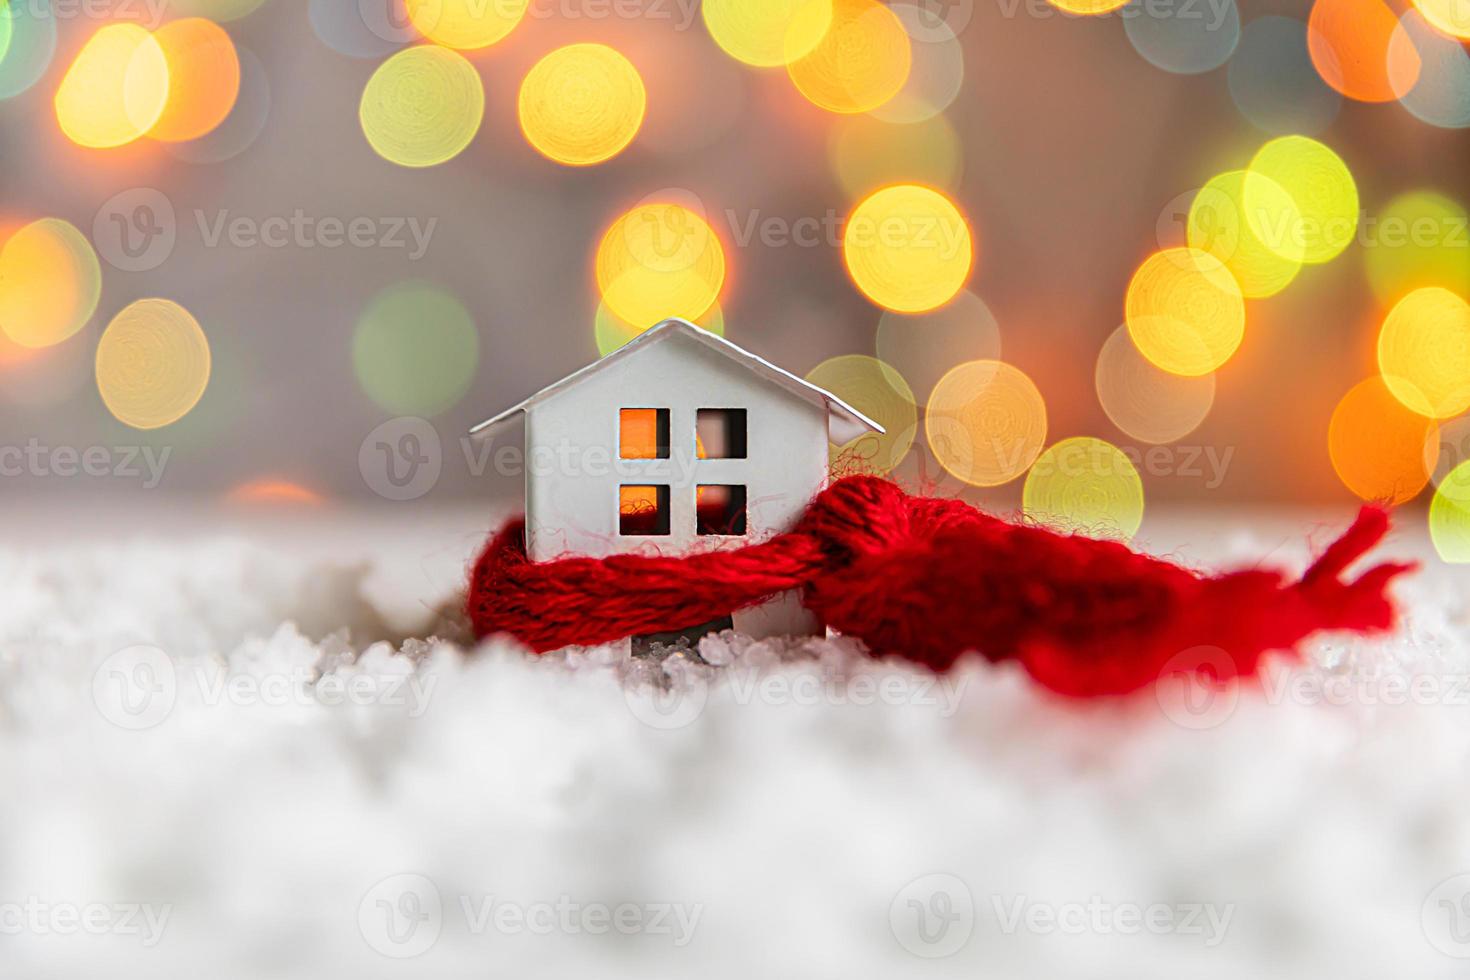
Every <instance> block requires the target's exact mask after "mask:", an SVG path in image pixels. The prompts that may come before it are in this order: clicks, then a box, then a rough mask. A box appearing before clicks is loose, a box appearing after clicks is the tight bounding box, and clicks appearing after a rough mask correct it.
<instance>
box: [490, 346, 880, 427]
mask: <svg viewBox="0 0 1470 980" xmlns="http://www.w3.org/2000/svg"><path fill="white" fill-rule="evenodd" d="M675 334H682V335H685V336H689V337H693V338H694V339H695V340H698V341H699V342H700V343H702V344H704V345H705V346H706V347H709V348H711V349H712V350H716V351H718V352H720V353H721V354H724V355H725V356H726V357H728V358H730V359H731V360H733V361H736V362H738V363H739V364H741V365H742V366H744V367H745V368H747V369H749V370H750V371H752V372H754V373H755V374H758V375H760V376H761V377H763V378H766V379H767V380H770V381H774V382H775V383H777V384H779V385H781V386H782V387H783V388H786V389H788V390H790V391H792V392H794V393H796V394H797V395H799V396H801V397H802V398H805V399H806V400H807V401H809V402H812V403H814V404H821V405H823V406H824V407H825V408H826V409H827V416H828V418H827V426H828V433H829V438H831V440H832V441H833V442H836V443H839V444H840V443H844V442H850V441H852V440H853V439H856V438H857V437H858V436H860V435H862V434H863V433H864V432H882V431H883V426H881V425H879V424H878V423H877V422H874V421H873V420H872V419H870V418H868V417H867V416H866V415H864V414H863V413H862V412H859V411H858V410H857V409H855V408H853V407H852V406H851V405H849V404H847V402H845V401H843V400H842V399H841V398H838V397H837V396H836V395H834V394H832V393H831V392H830V391H827V390H826V389H824V388H818V387H817V386H816V385H814V384H812V383H811V382H809V381H804V380H802V379H801V378H798V377H797V376H796V375H794V374H792V373H791V372H790V371H783V370H782V369H781V368H778V367H776V365H774V364H772V363H771V362H770V361H768V360H766V359H765V358H763V357H758V356H756V355H755V354H752V353H751V352H750V351H748V350H745V349H744V348H743V347H738V346H736V345H735V344H732V343H730V342H729V341H728V340H726V339H725V338H723V337H720V336H716V335H715V334H712V333H710V332H709V331H708V330H705V329H703V328H702V327H697V326H695V325H694V324H692V323H690V322H689V321H687V320H680V319H677V318H675V319H669V320H664V321H663V322H662V323H659V324H656V325H655V326H652V327H649V328H648V329H647V330H645V331H643V333H641V334H639V335H638V336H636V337H634V338H633V339H632V340H630V341H628V342H627V343H626V344H624V345H623V346H622V347H619V348H618V349H617V350H615V351H613V352H612V353H611V354H608V355H607V356H606V357H603V358H601V359H599V360H596V361H593V362H592V363H591V364H589V365H587V366H586V367H584V368H582V369H580V370H578V371H573V372H572V373H571V374H569V375H567V376H566V377H565V378H562V379H561V380H560V381H557V382H555V383H553V384H550V385H547V386H546V387H545V388H542V389H541V390H540V391H538V392H536V394H534V395H532V396H531V397H530V398H527V399H526V400H525V401H523V402H520V403H519V404H516V405H512V406H511V407H510V408H507V409H506V410H505V411H503V412H501V413H500V414H499V415H496V416H493V417H491V418H488V419H486V420H485V421H483V422H481V423H480V424H479V425H477V426H475V427H474V428H473V429H471V430H470V432H471V434H474V433H479V432H484V431H485V430H486V429H488V428H490V427H491V426H494V425H498V424H499V423H501V422H504V421H505V420H506V419H508V418H510V417H511V416H513V415H515V414H516V413H517V412H523V411H525V410H526V409H528V408H530V407H531V406H533V405H535V404H537V403H538V402H542V401H545V400H546V399H547V398H550V397H551V396H552V395H554V394H556V393H558V392H560V391H564V390H565V389H567V388H570V387H572V386H573V385H575V384H577V383H578V382H579V381H582V380H584V379H585V378H588V377H591V375H592V374H593V373H594V372H597V371H601V370H603V369H605V368H607V367H609V366H610V365H612V364H613V363H615V362H617V361H619V360H622V359H623V358H625V357H628V356H629V355H631V354H632V353H633V352H634V351H636V350H638V349H639V348H641V347H646V346H648V345H650V344H656V343H658V342H659V341H660V340H662V339H664V338H666V337H672V336H674V335H675Z"/></svg>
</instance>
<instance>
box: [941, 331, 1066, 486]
mask: <svg viewBox="0 0 1470 980" xmlns="http://www.w3.org/2000/svg"><path fill="white" fill-rule="evenodd" d="M924 431H925V435H926V436H927V437H928V439H929V448H930V449H931V450H932V451H933V453H934V458H935V459H937V460H938V461H939V465H940V466H943V467H944V468H945V470H947V471H948V472H949V473H951V474H953V475H954V476H955V477H958V478H959V479H961V480H963V481H964V482H966V483H969V484H973V485H974V486H980V487H993V486H999V485H1000V484H1002V483H1007V482H1009V481H1011V480H1014V479H1015V478H1016V477H1018V476H1020V475H1021V474H1022V473H1024V472H1026V470H1027V469H1028V468H1029V467H1030V466H1031V464H1032V463H1033V462H1035V461H1036V457H1037V456H1038V455H1039V454H1040V453H1041V447H1042V446H1043V445H1045V444H1046V402H1045V401H1043V400H1042V397H1041V392H1040V391H1037V390H1036V385H1035V384H1034V383H1032V381H1031V379H1030V378H1028V377H1027V376H1026V375H1025V373H1023V372H1022V371H1021V370H1020V369H1019V368H1016V367H1013V366H1012V365H1010V364H1007V363H1005V362H1004V361H988V360H986V361H966V362H965V363H963V364H959V365H957V366H955V367H954V368H952V369H951V370H950V371H949V373H948V374H946V375H945V376H944V377H942V378H940V379H939V384H937V385H935V386H934V390H933V391H932V392H930V394H929V407H928V412H927V413H926V414H925V416H924Z"/></svg>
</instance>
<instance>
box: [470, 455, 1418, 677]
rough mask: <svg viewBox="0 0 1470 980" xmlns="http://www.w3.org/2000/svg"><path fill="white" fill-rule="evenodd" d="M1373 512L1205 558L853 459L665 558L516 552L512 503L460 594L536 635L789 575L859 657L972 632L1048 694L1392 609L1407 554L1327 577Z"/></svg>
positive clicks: (654, 611)
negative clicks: (789, 511)
mask: <svg viewBox="0 0 1470 980" xmlns="http://www.w3.org/2000/svg"><path fill="white" fill-rule="evenodd" d="M1387 530H1388V515H1387V513H1386V512H1385V511H1384V510H1382V509H1380V508H1376V507H1365V508H1364V509H1363V510H1362V512H1361V513H1360V514H1359V515H1358V519H1357V520H1356V521H1355V522H1354V523H1353V525H1352V527H1350V528H1349V529H1348V530H1347V532H1346V533H1344V534H1343V535H1342V537H1340V538H1339V539H1338V540H1337V541H1336V542H1334V543H1333V544H1332V545H1331V546H1330V547H1329V548H1328V549H1327V550H1326V552H1324V553H1323V555H1322V556H1321V557H1320V558H1318V559H1317V561H1316V562H1315V563H1314V564H1313V565H1312V566H1311V568H1309V569H1308V570H1307V572H1306V574H1305V575H1303V576H1302V577H1301V579H1300V580H1299V581H1296V582H1287V581H1286V579H1285V577H1284V576H1283V575H1282V574H1281V573H1279V572H1274V571H1267V570H1262V569H1251V570H1246V571H1239V572H1233V573H1230V574H1226V575H1219V576H1204V575H1201V574H1199V573H1197V572H1194V571H1191V570H1189V569H1186V568H1182V567H1180V566H1178V565H1174V564H1172V563H1170V562H1167V561H1163V560H1161V559H1158V558H1152V557H1149V556H1148V555H1142V554H1138V553H1136V552H1134V551H1131V550H1129V549H1128V547H1127V546H1125V545H1123V544H1120V543H1118V542H1114V541H1103V540H1096V539H1093V538H1087V537H1082V536H1080V535H1066V534H1059V533H1056V532H1054V531H1050V530H1047V529H1045V528H1042V527H1036V526H1031V525H1026V524H1012V523H1008V522H1006V521H1003V520H1000V519H998V518H995V517H991V516H989V515H987V514H985V513H983V512H981V511H979V510H977V509H975V508H974V507H971V506H970V505H968V504H966V503H963V502H962V501H958V500H945V499H935V498H926V497H914V496H910V495H908V494H906V493H905V492H904V491H903V490H901V489H900V488H898V487H897V486H895V485H894V484H892V483H890V482H888V481H885V480H881V479H877V478H873V477H866V476H854V477H847V478H844V479H842V480H838V481H837V482H835V483H833V484H832V485H831V486H830V487H828V488H827V490H825V491H823V492H822V493H821V494H820V495H819V496H818V497H817V498H816V499H815V500H814V501H812V503H811V505H810V506H809V507H808V509H807V511H806V513H805V514H804V515H803V517H802V519H801V520H800V522H799V523H798V524H797V525H796V527H795V528H793V529H792V530H791V531H790V532H788V533H786V534H782V535H778V536H777V537H774V538H772V539H770V540H768V541H764V542H762V543H760V544H753V545H748V546H746V547H742V548H739V549H737V550H731V551H716V552H709V553H705V554H698V555H689V556H686V557H682V558H666V557H660V556H657V555H617V556H613V557H609V558H562V559H558V560H555V561H549V562H541V563H534V562H530V561H528V560H527V558H526V550H525V524H524V521H522V520H519V519H518V520H515V521H512V522H511V523H509V524H507V525H506V526H505V527H504V528H502V529H501V531H500V532H499V533H498V534H497V535H495V537H494V538H493V539H492V540H491V541H490V542H489V544H488V545H487V546H486V548H485V551H484V552H483V553H482V554H481V555H480V557H479V559H478V561H477V562H476V563H475V566H474V570H473V573H472V575H471V579H470V584H469V595H468V611H469V616H470V620H471V622H472V623H473V625H474V629H475V633H476V635H477V636H481V637H484V636H488V635H490V634H493V633H502V632H503V633H509V634H511V635H512V636H514V637H516V638H517V639H519V640H520V641H522V642H523V643H525V644H526V645H527V646H529V647H530V648H531V649H533V650H535V651H537V652H544V651H547V650H554V649H557V648H560V647H564V646H568V645H573V644H576V645H583V646H589V645H594V644H598V643H606V642H610V641H612V640H617V639H621V638H623V637H627V636H635V635H641V634H646V633H656V632H666V631H670V630H678V629H684V628H688V627H691V626H695V625H697V624H700V623H706V622H709V621H711V620H714V619H718V618H720V617H723V616H727V615H729V614H730V613H731V612H732V611H733V610H736V609H739V608H741V607H744V606H748V605H751V604H753V603H756V602H759V601H761V600H762V599H765V598H767V597H769V596H771V595H774V594H776V593H778V592H783V591H785V590H787V589H800V590H801V595H802V601H803V602H804V604H805V605H806V607H807V608H808V609H810V610H811V611H812V612H813V613H814V614H815V615H816V617H817V619H818V620H819V621H820V622H821V623H822V624H823V625H825V626H829V627H831V628H832V629H835V630H838V631H839V632H841V633H844V634H846V635H848V636H854V637H857V638H858V639H861V640H862V641H863V642H864V643H865V644H866V645H867V647H868V649H869V650H870V651H871V652H872V654H873V655H874V656H879V657H882V656H898V657H904V658H907V659H909V660H912V661H916V662H918V663H921V664H924V665H926V666H928V667H931V668H933V669H934V670H938V671H943V670H946V669H948V668H949V667H950V666H951V665H952V664H953V663H954V662H955V660H956V659H957V658H958V657H959V656H960V655H961V654H963V653H965V652H966V651H972V650H973V651H978V652H979V653H980V654H982V655H984V656H985V657H987V658H988V659H990V660H994V661H999V660H1018V661H1020V663H1021V664H1022V665H1023V666H1024V667H1025V669H1026V670H1027V671H1029V672H1030V674H1031V675H1032V676H1033V677H1035V678H1036V679H1037V680H1038V681H1040V682H1041V683H1042V684H1044V685H1046V686H1047V687H1049V688H1052V689H1053V690H1056V691H1059V692H1062V693H1065V694H1071V695H1077V696H1089V695H1102V694H1117V693H1123V692H1127V691H1132V690H1135V689H1137V688H1139V687H1142V686H1144V685H1146V684H1149V683H1150V682H1152V681H1154V680H1156V679H1158V677H1159V676H1160V673H1161V671H1162V670H1164V668H1165V667H1166V666H1167V665H1169V664H1170V662H1171V661H1175V660H1176V658H1177V657H1179V655H1181V654H1183V653H1185V652H1187V651H1190V650H1193V649H1197V648H1199V647H1209V648H1214V649H1215V650H1216V651H1218V652H1217V653H1216V654H1215V655H1212V656H1210V657H1208V658H1204V659H1205V660H1207V661H1208V663H1209V665H1210V669H1211V670H1212V671H1214V672H1216V673H1220V672H1223V673H1226V674H1229V673H1231V672H1232V671H1233V672H1234V673H1237V674H1240V675H1250V674H1253V673H1254V672H1255V670H1256V668H1257V666H1258V664H1259V662H1260V660H1261V657H1262V655H1263V654H1265V653H1267V652H1269V651H1272V650H1281V651H1286V650H1292V649H1294V648H1295V647H1296V645H1297V643H1298V642H1300V641H1301V640H1302V639H1304V638H1305V637H1307V636H1308V635H1310V634H1311V633H1314V632H1316V631H1318V630H1357V631H1363V632H1370V631H1383V630H1387V629H1390V628H1392V626H1393V623H1394V618H1395V613H1394V607H1393V604H1392V602H1391V600H1390V599H1389V598H1388V597H1387V595H1386V592H1385V588H1386V586H1387V585H1388V583H1389V581H1390V580H1391V579H1393V578H1394V577H1395V576H1397V575H1399V574H1400V573H1402V572H1405V571H1408V570H1410V569H1411V568H1412V567H1413V566H1412V565H1409V564H1398V563H1389V564H1382V565H1377V566H1375V567H1373V568H1370V569H1368V570H1367V571H1365V572H1363V573H1362V574H1361V575H1359V576H1358V577H1357V578H1356V579H1353V580H1352V581H1344V580H1343V578H1342V577H1341V576H1342V573H1343V571H1344V570H1345V569H1346V568H1347V566H1348V565H1349V564H1350V563H1351V562H1352V561H1353V560H1354V559H1356V558H1358V557H1359V556H1360V555H1362V554H1363V553H1364V552H1365V551H1367V550H1368V549H1369V548H1371V547H1372V546H1373V545H1374V544H1376V543H1377V542H1378V541H1379V540H1380V539H1381V538H1382V537H1383V535H1384V534H1385V533H1386V532H1387ZM1221 654H1223V656H1222V655H1221Z"/></svg>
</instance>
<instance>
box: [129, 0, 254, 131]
mask: <svg viewBox="0 0 1470 980" xmlns="http://www.w3.org/2000/svg"><path fill="white" fill-rule="evenodd" d="M153 37H154V39H155V40H156V41H157V42H158V44H159V46H160V47H162V48H163V55H164V58H165V59H166V60H167V61H168V75H169V89H168V102H167V103H166V104H165V106H164V109H163V114H162V115H161V116H159V117H158V122H156V123H155V124H154V125H153V128H152V129H150V130H149V131H148V135H149V136H151V137H153V138H154V139H158V140H165V141H167V142H182V141H184V140H192V139H198V138H199V137H200V136H203V135H204V134H205V133H208V132H210V131H211V130H213V129H214V128H215V127H216V126H218V125H219V124H220V123H222V122H224V120H225V117H226V116H228V115H229V114H230V110H231V109H233V108H234V107H235V99H236V97H237V96H238V95H239V94H240V58H239V55H238V54H237V53H236V52H235V45H234V42H233V41H231V40H230V35H229V34H227V33H225V29H224V28H222V27H220V26H219V25H218V24H216V23H215V22H214V21H212V20H205V19H204V18H202V17H186V18H184V19H183V20H175V21H170V22H169V23H167V24H165V25H163V26H162V27H160V28H159V29H158V31H157V32H156V33H155V34H154V35H153Z"/></svg>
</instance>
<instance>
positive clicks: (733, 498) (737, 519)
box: [694, 483, 745, 535]
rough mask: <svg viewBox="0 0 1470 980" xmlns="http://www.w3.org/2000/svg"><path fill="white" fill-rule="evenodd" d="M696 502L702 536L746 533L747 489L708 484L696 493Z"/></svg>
mask: <svg viewBox="0 0 1470 980" xmlns="http://www.w3.org/2000/svg"><path fill="white" fill-rule="evenodd" d="M694 501H695V504H694V511H695V513H696V514H697V515H698V517H697V524H698V531H699V533H700V534H728V535H742V534H744V533H745V487H743V486H738V485H733V486H732V485H729V484H723V483H712V484H706V485H704V486H701V487H700V488H699V489H698V490H697V491H695V496H694Z"/></svg>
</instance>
